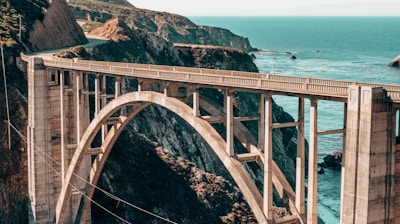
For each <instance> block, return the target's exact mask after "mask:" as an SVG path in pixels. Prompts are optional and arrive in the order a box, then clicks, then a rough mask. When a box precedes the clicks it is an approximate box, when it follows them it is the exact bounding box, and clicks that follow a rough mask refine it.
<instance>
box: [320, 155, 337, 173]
mask: <svg viewBox="0 0 400 224" xmlns="http://www.w3.org/2000/svg"><path fill="white" fill-rule="evenodd" d="M319 165H320V166H321V167H322V168H331V169H334V170H339V169H341V168H342V152H339V151H333V152H331V153H330V154H329V155H327V156H325V157H324V162H323V163H320V164H319Z"/></svg>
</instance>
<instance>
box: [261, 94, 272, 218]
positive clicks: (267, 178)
mask: <svg viewBox="0 0 400 224" xmlns="http://www.w3.org/2000/svg"><path fill="white" fill-rule="evenodd" d="M264 99H265V102H264V105H265V110H264V111H265V115H264V116H265V125H264V127H265V135H264V143H265V149H264V157H265V159H264V196H263V199H264V203H263V211H264V214H265V217H267V219H268V220H271V221H272V220H273V219H274V217H273V214H272V200H273V195H272V191H273V187H272V143H273V139H272V130H273V129H272V116H273V114H272V96H271V94H270V93H268V94H267V95H266V96H265V98H264Z"/></svg>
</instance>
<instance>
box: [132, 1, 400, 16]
mask: <svg viewBox="0 0 400 224" xmlns="http://www.w3.org/2000/svg"><path fill="white" fill-rule="evenodd" d="M128 1H129V2H130V3H132V5H134V6H136V7H138V8H144V9H150V10H155V11H166V12H170V13H176V14H180V15H183V16H400V0H196V1H194V0H128Z"/></svg>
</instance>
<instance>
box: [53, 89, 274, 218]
mask: <svg viewBox="0 0 400 224" xmlns="http://www.w3.org/2000/svg"><path fill="white" fill-rule="evenodd" d="M134 102H149V103H154V104H157V105H160V106H162V107H165V108H167V109H169V110H170V111H172V112H174V113H175V114H177V115H178V116H180V117H181V118H182V119H184V120H185V121H186V122H187V123H188V124H189V125H191V126H192V127H193V128H194V129H195V130H196V131H197V132H198V133H199V134H200V136H202V137H203V139H204V140H205V141H206V142H207V143H208V144H209V146H210V147H211V148H212V149H213V151H214V152H215V153H216V155H217V156H218V157H219V159H220V160H221V161H222V163H223V164H224V166H225V167H226V168H227V170H228V172H229V173H230V174H231V176H232V178H233V179H234V180H235V182H236V184H237V185H238V187H239V188H240V190H241V191H242V193H243V195H244V197H245V199H246V200H247V202H248V204H249V206H250V208H251V209H252V211H253V213H254V215H255V217H256V219H257V220H258V222H259V223H267V219H266V217H265V215H264V213H263V210H262V203H263V198H262V196H261V194H260V192H259V191H258V189H257V187H256V186H255V184H254V182H253V180H252V179H251V177H250V176H249V174H248V173H247V171H246V169H245V168H244V167H243V165H242V164H241V163H240V162H239V161H238V160H236V159H235V158H233V157H230V156H228V155H227V154H226V152H225V149H226V142H225V141H224V140H223V139H222V137H221V136H220V135H219V134H218V133H217V132H216V130H215V129H213V128H212V127H211V125H210V124H209V123H208V122H206V121H205V120H203V119H201V118H199V117H195V116H194V115H193V113H192V108H190V107H189V106H188V105H186V104H185V103H183V102H181V101H179V100H177V99H175V98H170V97H166V96H165V95H163V94H160V93H156V92H147V91H142V92H132V93H127V94H125V95H122V96H120V97H118V98H116V99H114V100H112V101H111V102H109V103H108V104H107V105H106V106H105V107H104V108H103V109H102V110H101V111H99V113H98V114H97V115H96V117H95V118H94V119H93V121H92V122H91V123H90V125H89V126H88V128H87V129H86V131H85V133H84V134H83V136H82V138H81V141H80V143H79V144H78V147H77V149H76V151H75V154H74V156H73V157H72V160H71V163H70V166H69V168H68V171H67V173H66V176H65V180H64V185H63V186H62V188H61V192H60V195H59V199H58V202H57V207H56V222H57V223H63V222H64V218H65V217H64V216H65V211H66V207H67V204H68V202H69V198H70V194H71V190H72V184H71V183H73V181H74V180H75V179H76V177H75V175H74V173H77V171H78V169H79V167H80V164H81V162H82V160H83V158H84V156H85V151H86V150H87V149H88V148H89V146H90V145H91V143H92V141H93V139H94V137H95V136H96V134H97V132H98V131H99V130H100V128H101V127H102V125H103V124H104V123H105V122H106V121H107V119H108V118H109V117H111V116H112V115H113V114H114V113H115V112H116V111H118V110H119V109H121V108H122V107H124V106H126V105H129V104H132V103H134ZM111 148H112V147H110V149H108V150H111Z"/></svg>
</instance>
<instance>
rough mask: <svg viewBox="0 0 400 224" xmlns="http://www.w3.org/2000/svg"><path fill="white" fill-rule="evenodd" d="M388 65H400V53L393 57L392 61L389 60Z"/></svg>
mask: <svg viewBox="0 0 400 224" xmlns="http://www.w3.org/2000/svg"><path fill="white" fill-rule="evenodd" d="M388 66H390V67H400V55H399V56H397V57H396V58H395V59H393V60H392V61H391V62H389V64H388Z"/></svg>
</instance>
